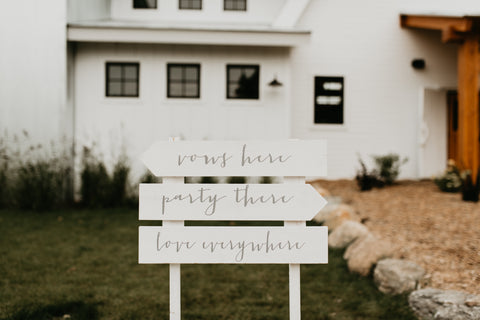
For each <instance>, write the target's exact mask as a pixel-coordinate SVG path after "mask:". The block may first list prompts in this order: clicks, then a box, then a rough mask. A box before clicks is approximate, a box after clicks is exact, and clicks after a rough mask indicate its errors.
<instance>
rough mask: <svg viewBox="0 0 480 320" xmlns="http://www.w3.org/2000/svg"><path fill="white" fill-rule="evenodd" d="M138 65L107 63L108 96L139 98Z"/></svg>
mask: <svg viewBox="0 0 480 320" xmlns="http://www.w3.org/2000/svg"><path fill="white" fill-rule="evenodd" d="M138 78H139V64H138V63H119V62H107V64H106V96H107V97H138V87H139V85H138Z"/></svg>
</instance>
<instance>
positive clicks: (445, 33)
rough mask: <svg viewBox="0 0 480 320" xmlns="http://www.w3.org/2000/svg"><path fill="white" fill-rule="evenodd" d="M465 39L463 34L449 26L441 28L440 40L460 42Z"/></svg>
mask: <svg viewBox="0 0 480 320" xmlns="http://www.w3.org/2000/svg"><path fill="white" fill-rule="evenodd" d="M464 39H465V35H464V34H462V33H458V32H457V31H455V30H454V29H453V28H452V27H451V26H448V27H446V28H445V29H442V42H443V43H451V42H458V43H460V42H462V41H463V40H464Z"/></svg>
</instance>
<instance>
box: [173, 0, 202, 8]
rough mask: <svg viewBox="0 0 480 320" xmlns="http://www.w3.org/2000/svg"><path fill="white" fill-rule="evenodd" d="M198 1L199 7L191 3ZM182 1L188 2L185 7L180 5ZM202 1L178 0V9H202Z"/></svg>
mask: <svg viewBox="0 0 480 320" xmlns="http://www.w3.org/2000/svg"><path fill="white" fill-rule="evenodd" d="M197 2H200V7H198V8H197V7H194V6H193V4H194V3H197ZM183 3H188V4H189V5H188V6H187V7H182V4H183ZM202 7H203V1H202V0H178V9H179V10H202Z"/></svg>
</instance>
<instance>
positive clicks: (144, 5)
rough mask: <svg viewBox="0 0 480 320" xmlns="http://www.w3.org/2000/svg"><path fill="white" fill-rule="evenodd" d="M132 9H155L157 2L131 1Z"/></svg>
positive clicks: (145, 0) (151, 0)
mask: <svg viewBox="0 0 480 320" xmlns="http://www.w3.org/2000/svg"><path fill="white" fill-rule="evenodd" d="M133 8H134V9H156V8H157V0H133Z"/></svg>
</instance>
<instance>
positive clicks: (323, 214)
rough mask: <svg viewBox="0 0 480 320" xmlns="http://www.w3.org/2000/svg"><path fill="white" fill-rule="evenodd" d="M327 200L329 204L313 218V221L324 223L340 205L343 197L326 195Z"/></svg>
mask: <svg viewBox="0 0 480 320" xmlns="http://www.w3.org/2000/svg"><path fill="white" fill-rule="evenodd" d="M324 198H325V200H327V204H326V205H325V207H323V208H322V210H320V211H319V212H318V213H317V215H316V216H315V217H314V218H313V221H315V222H317V223H323V222H324V221H325V220H326V219H327V218H328V216H329V215H330V214H331V213H332V212H333V211H335V210H336V209H337V208H338V206H340V204H341V203H342V198H341V197H332V196H327V197H324Z"/></svg>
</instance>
